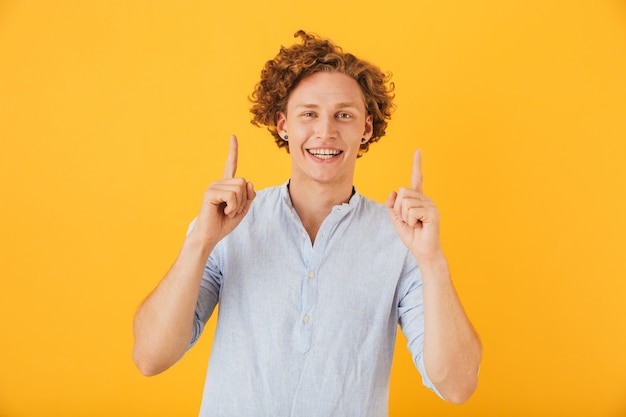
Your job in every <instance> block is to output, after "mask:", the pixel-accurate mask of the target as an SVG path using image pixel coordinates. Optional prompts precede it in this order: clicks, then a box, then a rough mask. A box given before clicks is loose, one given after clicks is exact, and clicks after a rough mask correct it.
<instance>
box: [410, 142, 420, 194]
mask: <svg viewBox="0 0 626 417" xmlns="http://www.w3.org/2000/svg"><path fill="white" fill-rule="evenodd" d="M411 188H412V189H414V190H415V191H418V192H420V193H422V150H421V149H418V150H416V151H415V154H413V170H412V171H411Z"/></svg>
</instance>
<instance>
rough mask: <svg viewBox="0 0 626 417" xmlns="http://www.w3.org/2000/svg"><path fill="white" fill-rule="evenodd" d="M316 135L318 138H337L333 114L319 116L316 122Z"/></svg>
mask: <svg viewBox="0 0 626 417" xmlns="http://www.w3.org/2000/svg"><path fill="white" fill-rule="evenodd" d="M316 127H317V132H316V133H317V137H319V138H320V139H336V138H337V121H336V120H335V117H334V115H328V116H324V117H319V119H318V122H317V126H316Z"/></svg>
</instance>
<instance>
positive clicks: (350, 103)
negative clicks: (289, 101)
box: [295, 102, 359, 110]
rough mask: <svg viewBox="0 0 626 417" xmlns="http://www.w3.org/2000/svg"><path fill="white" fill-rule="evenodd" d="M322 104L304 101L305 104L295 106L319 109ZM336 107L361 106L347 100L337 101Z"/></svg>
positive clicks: (350, 107) (356, 108)
mask: <svg viewBox="0 0 626 417" xmlns="http://www.w3.org/2000/svg"><path fill="white" fill-rule="evenodd" d="M319 107H320V106H319V105H318V104H314V103H304V104H296V105H295V108H305V109H317V108H319ZM335 109H355V110H358V109H359V107H358V106H357V105H356V104H355V103H352V102H345V103H337V104H336V105H335Z"/></svg>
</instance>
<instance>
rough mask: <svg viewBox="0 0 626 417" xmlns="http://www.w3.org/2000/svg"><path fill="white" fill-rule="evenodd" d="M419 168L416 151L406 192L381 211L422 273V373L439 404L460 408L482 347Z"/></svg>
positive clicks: (474, 381) (402, 190) (473, 378)
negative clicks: (459, 291)
mask: <svg viewBox="0 0 626 417" xmlns="http://www.w3.org/2000/svg"><path fill="white" fill-rule="evenodd" d="M420 165H421V154H420V152H419V151H417V152H416V153H415V157H414V160H413V175H412V178H411V188H400V190H399V191H398V193H396V192H393V193H392V194H391V195H390V196H389V199H388V200H387V207H388V210H389V214H390V216H391V221H392V223H393V225H394V228H395V229H396V231H397V232H398V235H399V236H400V238H401V239H402V241H403V242H404V244H405V245H406V246H407V247H408V248H409V250H410V251H411V253H412V254H413V256H414V257H415V259H416V261H417V262H418V264H419V266H420V270H421V271H422V288H423V297H424V366H425V368H426V373H427V375H428V378H429V379H430V380H431V381H432V382H433V384H434V385H435V387H436V388H437V390H438V391H439V392H440V393H441V394H442V395H443V397H444V398H446V399H447V400H448V401H450V402H454V403H459V404H460V403H463V402H465V401H467V400H468V399H469V397H470V396H471V395H472V393H473V392H474V390H475V389H476V386H477V382H478V379H477V377H478V367H479V365H480V359H481V356H482V347H481V344H480V340H479V339H478V336H477V334H476V333H475V331H474V329H473V328H472V325H471V324H470V322H469V320H468V318H467V316H466V315H465V312H464V311H463V307H462V305H461V302H460V300H459V298H458V296H457V294H456V291H455V289H454V286H453V284H452V280H451V277H450V271H449V268H448V263H447V260H446V258H445V256H444V254H443V250H442V249H441V244H440V240H439V212H438V210H437V208H436V206H435V205H434V204H433V202H432V201H431V200H430V199H429V198H428V197H426V196H424V195H423V194H422V177H421V167H420Z"/></svg>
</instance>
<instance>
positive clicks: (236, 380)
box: [133, 31, 481, 416]
mask: <svg viewBox="0 0 626 417" xmlns="http://www.w3.org/2000/svg"><path fill="white" fill-rule="evenodd" d="M296 36H300V37H301V38H302V40H303V44H302V45H299V44H298V45H294V46H292V47H290V48H281V50H280V52H279V54H278V55H277V56H276V57H275V58H274V59H273V60H270V61H268V62H267V63H266V66H265V68H264V70H263V72H262V77H261V81H260V82H259V84H257V87H256V90H255V92H254V94H253V97H252V98H253V103H254V105H253V108H252V112H253V114H254V119H253V123H255V124H257V125H264V126H267V127H268V130H269V131H270V132H271V133H272V135H273V136H274V139H275V141H276V143H277V144H278V146H279V147H285V148H286V149H287V151H288V152H289V154H290V155H291V160H292V168H291V176H290V178H289V181H287V182H286V183H285V184H284V185H282V186H279V187H272V188H269V189H266V190H262V191H259V193H258V195H257V193H256V192H255V190H254V187H253V185H252V183H251V182H248V181H246V180H245V179H243V178H238V177H236V167H237V146H238V145H237V140H236V138H235V137H234V136H233V137H232V138H231V144H230V151H229V155H228V159H227V162H226V168H225V172H224V177H223V179H222V180H220V181H216V182H214V183H213V184H211V185H210V186H209V187H208V189H207V190H206V192H205V195H204V199H203V203H202V206H201V209H200V213H199V215H198V217H197V218H196V220H195V221H194V223H193V225H192V227H191V228H190V230H189V232H188V235H187V238H186V239H185V241H184V243H183V246H182V249H181V252H180V254H179V256H178V258H177V259H176V261H175V263H174V264H173V266H172V268H171V269H170V271H169V272H168V273H167V274H166V275H165V277H164V278H163V280H162V281H161V282H160V283H159V285H158V286H157V288H156V289H155V290H154V291H153V292H152V294H150V295H149V297H148V298H147V299H146V300H145V302H144V303H143V304H142V305H141V307H140V308H139V310H138V311H137V314H136V316H135V346H134V350H133V357H134V360H135V362H136V364H137V366H138V367H139V369H140V370H141V372H142V373H144V374H146V375H154V374H157V373H160V372H162V371H164V370H165V369H167V368H169V367H170V366H171V365H173V364H174V363H175V362H176V361H177V360H179V359H180V358H181V357H182V356H183V354H184V353H185V351H186V350H187V349H188V348H190V347H191V346H192V345H193V344H194V343H195V341H196V340H197V338H198V337H199V335H200V333H201V332H202V329H203V327H204V324H205V323H206V321H207V320H208V319H209V317H210V316H211V314H212V313H213V310H214V308H215V306H216V305H217V304H218V303H219V305H220V307H219V318H218V323H217V330H216V334H215V338H214V342H213V347H212V353H211V359H210V363H209V369H208V372H207V379H206V384H205V390H204V396H203V402H202V408H201V411H200V415H201V416H243V415H246V416H256V415H267V416H335V415H338V416H385V415H387V412H388V390H389V373H390V369H391V362H392V356H393V349H394V345H395V337H396V330H397V325H398V323H399V324H400V325H401V327H402V331H403V333H404V334H405V335H406V336H407V339H408V341H409V344H408V347H409V350H410V351H411V353H412V355H413V358H414V361H415V365H416V367H417V368H418V370H419V371H420V373H421V374H422V379H423V383H424V384H425V385H426V386H428V387H429V388H430V389H432V390H433V391H435V392H436V393H437V394H438V395H440V396H441V397H443V398H445V399H447V400H449V401H451V402H455V403H462V402H464V401H466V400H467V399H468V398H469V397H470V396H471V394H472V393H473V391H474V390H475V387H476V384H477V373H478V367H479V363H480V357H481V346H480V342H479V340H478V337H477V335H476V333H475V332H474V330H473V329H472V326H471V324H470V323H469V320H468V319H467V317H466V315H465V313H464V312H463V309H462V306H461V303H460V301H459V299H458V297H457V295H456V292H455V290H454V287H453V285H452V281H451V278H450V273H449V269H448V264H447V261H446V258H445V256H444V254H443V251H442V249H441V244H440V242H439V214H438V211H437V208H436V206H435V205H434V204H433V203H432V201H431V200H430V199H429V198H428V197H426V196H424V194H423V193H422V180H421V168H420V165H421V154H420V152H419V151H418V152H416V153H415V155H414V160H413V174H412V178H411V187H410V188H406V187H402V188H400V189H399V190H398V191H397V192H392V193H391V195H390V196H389V198H388V200H387V202H386V207H385V206H383V205H381V204H378V203H375V202H373V201H372V200H369V199H367V198H365V197H363V196H361V195H360V194H359V193H358V192H357V191H356V189H355V188H354V186H353V179H354V170H355V163H356V159H357V157H358V156H360V155H361V154H362V153H364V152H366V151H367V150H368V148H369V145H370V144H371V143H373V142H376V141H378V140H379V139H380V138H381V137H382V136H383V135H384V133H385V127H386V125H387V122H386V121H387V120H388V119H389V118H390V114H391V108H392V94H391V91H392V89H393V85H388V77H386V76H385V75H384V74H383V73H381V72H380V70H378V69H377V68H376V67H374V66H372V65H371V64H369V63H367V62H365V61H362V60H359V59H357V58H356V57H354V56H353V55H351V54H347V53H344V52H343V51H342V50H341V49H340V48H339V47H336V46H335V45H333V44H332V43H330V42H329V41H327V40H322V39H319V38H317V37H315V36H313V35H310V34H306V33H304V32H302V31H300V32H298V33H296Z"/></svg>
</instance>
